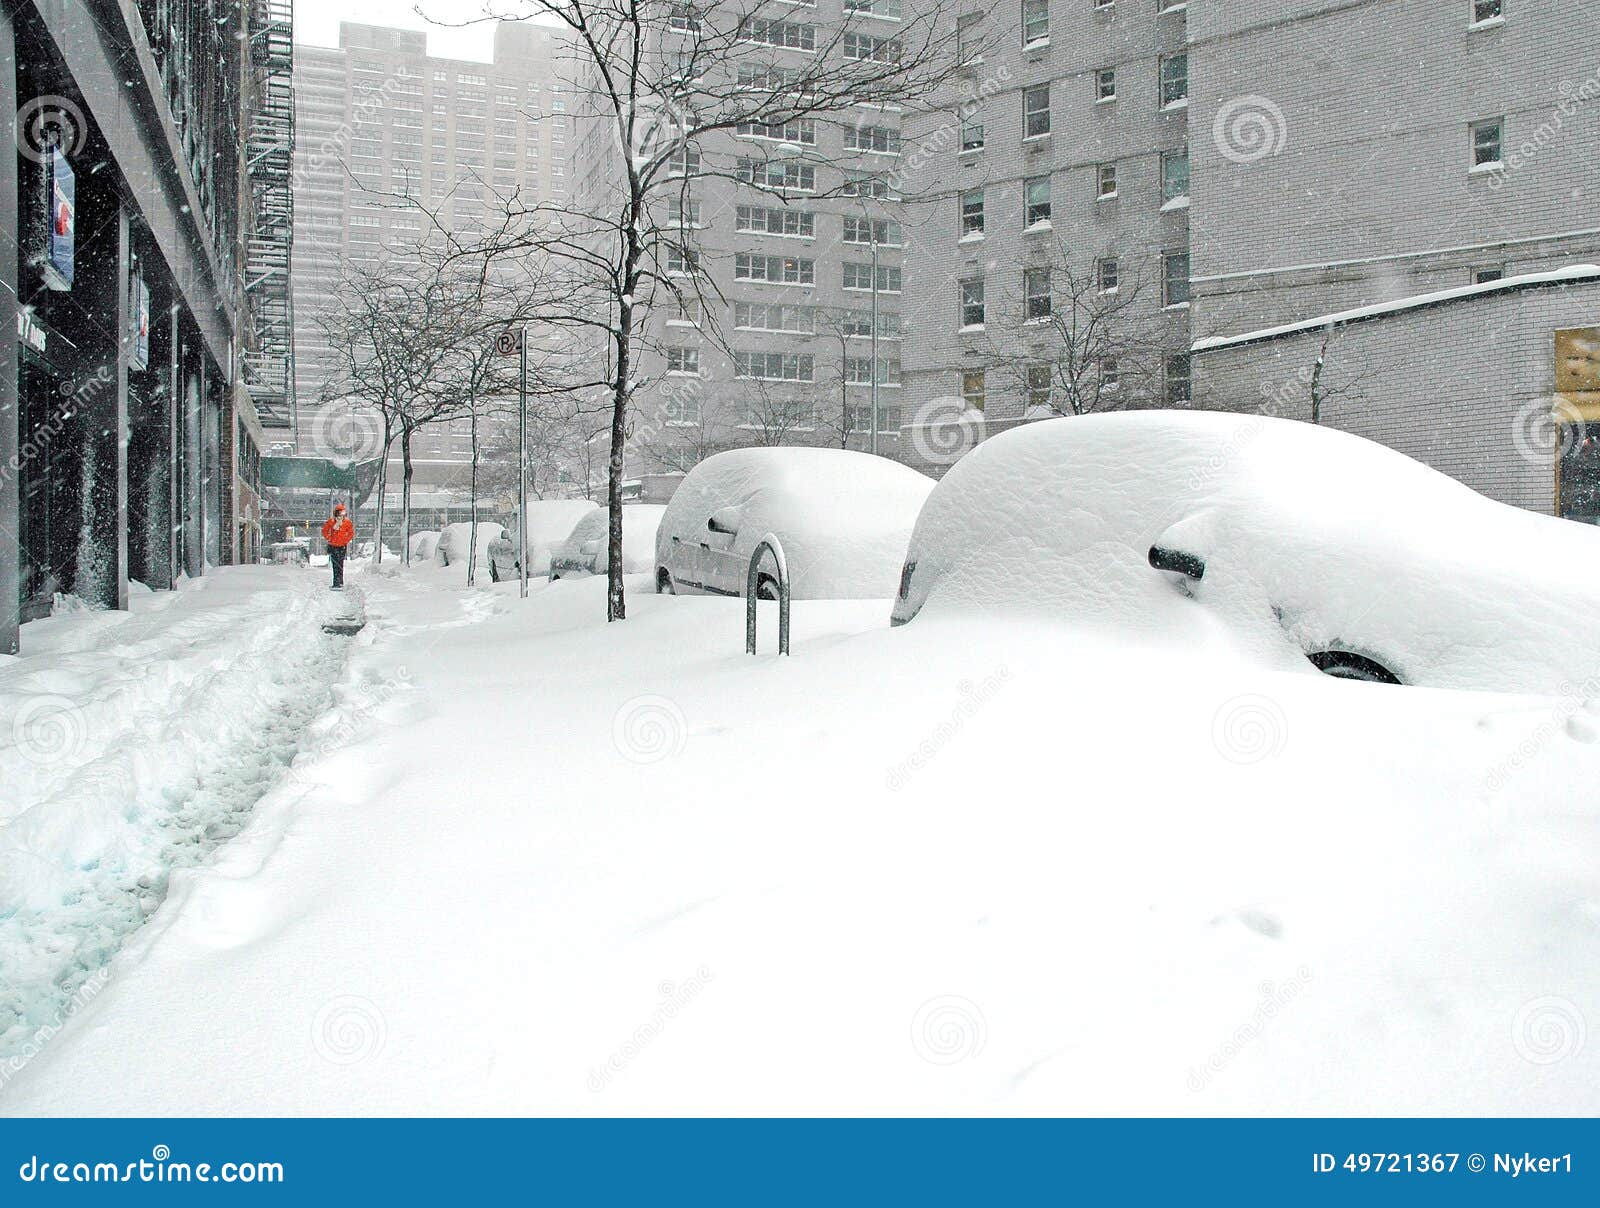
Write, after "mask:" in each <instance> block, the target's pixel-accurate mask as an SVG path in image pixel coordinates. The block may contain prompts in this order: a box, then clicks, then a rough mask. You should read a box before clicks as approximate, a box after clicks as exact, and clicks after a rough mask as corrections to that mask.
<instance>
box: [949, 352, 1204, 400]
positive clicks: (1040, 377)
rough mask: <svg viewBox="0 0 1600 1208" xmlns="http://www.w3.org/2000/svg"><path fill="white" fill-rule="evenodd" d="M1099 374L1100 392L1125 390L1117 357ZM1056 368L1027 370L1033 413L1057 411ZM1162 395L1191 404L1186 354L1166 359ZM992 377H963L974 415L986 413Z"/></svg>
mask: <svg viewBox="0 0 1600 1208" xmlns="http://www.w3.org/2000/svg"><path fill="white" fill-rule="evenodd" d="M1095 372H1096V374H1097V376H1098V377H1099V379H1100V389H1101V390H1102V391H1105V392H1107V393H1110V392H1114V391H1116V390H1118V389H1120V388H1121V385H1122V371H1121V368H1120V366H1119V365H1118V363H1117V358H1116V357H1114V356H1103V357H1100V358H1098V360H1097V361H1096V362H1095ZM1055 377H1056V374H1055V366H1053V365H1051V364H1050V363H1049V362H1047V361H1041V362H1038V363H1036V364H1033V365H1028V366H1026V367H1025V368H1024V370H1023V402H1024V404H1025V405H1026V407H1027V409H1028V410H1029V411H1034V410H1036V409H1038V408H1045V409H1048V410H1053V409H1054V407H1053V402H1054V396H1055V385H1056V382H1055ZM1161 378H1162V381H1161V392H1162V398H1163V401H1164V402H1165V403H1166V404H1167V405H1168V406H1169V407H1178V406H1182V405H1183V404H1185V403H1187V402H1189V396H1190V394H1191V393H1192V392H1193V369H1192V367H1191V364H1190V361H1189V354H1188V353H1186V352H1175V353H1171V354H1169V355H1167V356H1165V357H1163V358H1162V362H1161ZM988 392H989V391H988V374H987V372H986V371H985V370H982V369H968V370H964V371H963V372H962V374H961V402H962V404H963V406H965V407H967V408H968V409H970V410H973V411H980V412H981V411H982V410H984V404H985V403H986V402H987V396H988Z"/></svg>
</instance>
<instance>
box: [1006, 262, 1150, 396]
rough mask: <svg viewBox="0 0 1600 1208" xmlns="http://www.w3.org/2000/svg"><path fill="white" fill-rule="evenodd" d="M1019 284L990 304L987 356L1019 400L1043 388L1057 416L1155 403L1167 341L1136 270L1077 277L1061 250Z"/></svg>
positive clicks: (1100, 266) (1097, 270) (1113, 267)
mask: <svg viewBox="0 0 1600 1208" xmlns="http://www.w3.org/2000/svg"><path fill="white" fill-rule="evenodd" d="M1030 272H1031V273H1032V274H1041V275H1030ZM1023 283H1024V284H1023V292H1022V293H1021V294H1019V295H1016V296H1012V297H1002V298H1000V299H997V300H996V302H995V303H993V304H991V306H990V308H989V309H990V311H991V315H990V319H989V322H988V323H987V325H986V326H987V328H988V330H989V331H990V332H992V333H997V334H995V335H992V336H991V337H990V338H989V342H988V345H987V347H986V349H985V359H986V360H988V362H989V363H990V364H992V365H994V366H996V367H997V368H999V369H1000V370H1001V371H1002V372H1004V373H1008V374H1009V375H1011V376H1012V377H1013V378H1014V379H1015V381H1016V383H1017V387H1018V389H1019V391H1020V392H1021V393H1022V394H1023V397H1024V398H1029V397H1038V396H1041V395H1042V394H1043V393H1044V391H1043V390H1042V389H1041V387H1043V386H1048V397H1049V402H1048V404H1046V405H1047V406H1048V409H1049V411H1050V412H1051V413H1052V414H1056V415H1088V414H1090V413H1092V412H1096V411H1114V410H1119V409H1121V408H1124V407H1128V406H1135V405H1149V404H1152V403H1154V402H1156V401H1157V400H1158V399H1159V398H1160V392H1161V389H1162V367H1163V363H1164V357H1165V354H1166V352H1167V351H1168V341H1167V340H1166V339H1164V336H1165V334H1166V333H1165V332H1164V331H1163V325H1162V324H1161V321H1160V317H1159V315H1158V313H1157V311H1158V308H1157V307H1155V306H1152V305H1151V304H1150V303H1149V302H1147V301H1146V293H1147V291H1146V288H1145V283H1144V274H1143V269H1142V267H1141V266H1139V265H1131V264H1124V263H1120V262H1116V261H1109V260H1108V261H1102V262H1097V263H1096V265H1095V266H1094V270H1093V271H1092V272H1090V273H1082V272H1078V271H1076V270H1074V268H1073V267H1072V265H1071V262H1070V261H1069V260H1068V259H1067V257H1066V255H1065V250H1064V249H1063V254H1062V255H1061V257H1060V258H1059V259H1058V260H1057V261H1056V262H1055V263H1053V264H1049V265H1044V264H1040V265H1036V266H1025V267H1024V275H1023ZM1036 405H1037V404H1036Z"/></svg>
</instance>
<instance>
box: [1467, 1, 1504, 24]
mask: <svg viewBox="0 0 1600 1208" xmlns="http://www.w3.org/2000/svg"><path fill="white" fill-rule="evenodd" d="M1503 16H1505V8H1504V6H1503V4H1502V3H1501V0H1472V23H1473V24H1474V25H1482V24H1483V23H1484V22H1485V21H1498V20H1499V19H1500V18H1501V17H1503Z"/></svg>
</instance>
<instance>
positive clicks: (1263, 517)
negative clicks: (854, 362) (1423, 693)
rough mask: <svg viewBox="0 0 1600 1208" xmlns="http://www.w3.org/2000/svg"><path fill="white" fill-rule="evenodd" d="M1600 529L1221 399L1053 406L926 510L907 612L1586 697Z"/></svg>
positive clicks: (1599, 612) (1598, 592)
mask: <svg viewBox="0 0 1600 1208" xmlns="http://www.w3.org/2000/svg"><path fill="white" fill-rule="evenodd" d="M1597 566H1600V532H1597V531H1596V530H1595V529H1594V528H1592V527H1589V526H1586V525H1580V524H1574V523H1572V522H1571V521H1567V520H1558V519H1555V518H1553V517H1548V516H1540V515H1536V514H1534V513H1532V512H1527V511H1523V510H1521V509H1519V508H1514V507H1510V506H1507V505H1505V504H1500V503H1495V502H1493V501H1492V500H1489V499H1486V498H1484V497H1483V496H1482V495H1479V494H1477V493H1476V492H1475V491H1472V490H1471V489H1469V488H1468V487H1466V486H1464V485H1462V484H1461V483H1459V482H1457V481H1455V480H1454V479H1452V478H1448V477H1446V476H1445V475H1443V474H1440V473H1438V472H1437V471H1435V470H1431V469H1428V468H1427V467H1425V466H1423V465H1421V464H1419V463H1418V462H1415V461H1413V460H1411V459H1410V458H1408V457H1406V456H1405V455H1403V454H1401V453H1398V452H1396V451H1394V450H1392V449H1389V448H1386V447H1384V446H1382V445H1377V444H1374V443H1372V442H1370V441H1367V440H1365V439H1363V438H1361V437H1358V436H1354V435H1351V434H1349V433H1344V432H1335V431H1330V430H1328V429H1326V428H1320V427H1316V426H1313V425H1311V424H1306V423H1300V422H1296V421H1291V420H1281V419H1271V418H1266V417H1262V416H1258V415H1239V414H1232V413H1221V412H1169V411H1144V412H1124V413H1114V414H1108V415H1091V416H1083V417H1079V418H1066V419H1058V420H1048V421H1045V422H1042V423H1038V424H1031V425H1028V426H1025V427H1021V428H1016V429H1013V430H1012V431H1009V432H1006V433H1003V434H1001V435H999V436H996V437H994V438H993V439H991V440H988V441H986V442H984V443H983V444H981V445H979V446H978V447H977V448H976V449H974V450H973V451H972V452H971V453H969V454H968V455H967V456H966V457H964V458H962V460H961V461H959V462H957V463H956V464H955V465H954V466H952V467H951V469H950V471H949V473H948V474H946V475H945V477H944V478H943V480H941V481H940V483H939V485H938V486H937V487H936V488H935V489H934V491H933V493H932V494H931V495H930V496H929V498H928V501H927V504H926V506H924V508H923V509H922V514H921V515H920V516H919V517H918V518H917V524H916V529H915V531H914V532H913V533H912V536H911V542H910V547H909V549H908V551H907V554H906V561H905V566H904V567H903V568H902V571H901V578H900V591H899V595H898V597H897V599H896V601H895V604H894V608H893V612H892V616H891V620H892V621H893V623H895V624H904V623H906V622H908V621H911V620H912V619H913V618H916V617H918V616H920V615H924V614H929V615H934V614H938V613H941V612H966V613H968V614H970V613H971V612H974V611H978V612H983V611H988V612H1002V611H1011V612H1015V611H1027V612H1034V613H1040V612H1042V613H1048V614H1051V615H1052V616H1054V617H1057V618H1062V619H1068V620H1071V621H1072V622H1074V623H1077V624H1082V625H1084V626H1091V627H1099V628H1101V629H1102V630H1105V631H1117V632H1120V633H1123V634H1129V633H1132V634H1135V635H1137V637H1138V639H1139V640H1140V641H1142V642H1150V643H1155V644H1159V643H1164V642H1165V643H1171V644H1173V645H1175V646H1183V647H1186V648H1190V649H1194V648H1197V647H1200V646H1205V645H1208V644H1221V645H1224V646H1226V647H1228V648H1230V649H1231V650H1233V651H1235V652H1238V653H1241V654H1244V655H1245V656H1247V657H1249V658H1252V659H1254V660H1256V661H1260V662H1265V663H1267V664H1269V665H1274V666H1284V667H1288V666H1296V667H1302V668H1303V667H1307V665H1308V661H1309V664H1310V665H1312V666H1315V667H1316V668H1318V669H1319V670H1321V671H1323V672H1326V673H1327V674H1330V675H1336V676H1344V677H1347V678H1355V679H1367V680H1377V681H1382V682H1386V683H1401V684H1420V685H1427V686H1433V687H1441V688H1472V689H1487V690H1498V691H1510V692H1539V693H1557V692H1564V691H1570V690H1572V688H1571V685H1574V684H1577V683H1578V682H1579V681H1582V680H1584V679H1585V678H1586V677H1588V676H1590V675H1592V674H1593V672H1594V667H1595V663H1596V660H1597V657H1600V656H1597V652H1600V576H1597V575H1596V573H1595V568H1596V567H1597Z"/></svg>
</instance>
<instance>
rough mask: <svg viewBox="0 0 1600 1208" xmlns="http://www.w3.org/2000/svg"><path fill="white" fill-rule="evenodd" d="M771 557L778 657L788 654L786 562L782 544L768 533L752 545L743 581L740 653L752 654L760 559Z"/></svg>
mask: <svg viewBox="0 0 1600 1208" xmlns="http://www.w3.org/2000/svg"><path fill="white" fill-rule="evenodd" d="M762 554H771V555H772V562H773V565H774V566H775V567H776V568H777V571H778V653H779V654H788V653H789V562H788V559H786V558H785V557H784V556H783V543H782V542H781V541H779V540H778V538H777V535H776V534H774V533H768V534H767V535H766V536H765V537H763V538H761V540H760V541H758V542H757V543H756V548H755V550H754V552H752V553H751V555H750V570H749V572H748V573H747V574H746V575H745V581H744V652H745V653H746V654H754V653H755V652H756V578H757V573H758V572H759V571H760V569H761V555H762Z"/></svg>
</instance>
